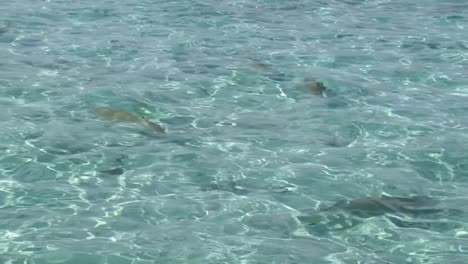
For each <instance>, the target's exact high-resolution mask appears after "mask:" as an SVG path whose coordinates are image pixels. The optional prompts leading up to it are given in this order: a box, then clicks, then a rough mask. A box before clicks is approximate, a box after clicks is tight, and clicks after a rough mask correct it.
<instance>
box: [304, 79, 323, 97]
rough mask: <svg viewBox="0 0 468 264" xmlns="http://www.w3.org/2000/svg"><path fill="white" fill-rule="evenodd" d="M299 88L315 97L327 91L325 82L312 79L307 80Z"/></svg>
mask: <svg viewBox="0 0 468 264" xmlns="http://www.w3.org/2000/svg"><path fill="white" fill-rule="evenodd" d="M299 87H300V88H302V89H303V90H305V91H307V92H309V93H311V94H313V95H322V94H323V93H324V91H325V90H326V89H327V87H325V85H324V84H323V82H317V81H315V80H314V79H310V78H305V79H304V82H303V83H302V85H300V86H299Z"/></svg>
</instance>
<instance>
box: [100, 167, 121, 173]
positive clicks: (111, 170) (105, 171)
mask: <svg viewBox="0 0 468 264" xmlns="http://www.w3.org/2000/svg"><path fill="white" fill-rule="evenodd" d="M100 172H103V173H106V174H109V175H122V174H123V173H124V172H125V170H124V169H122V168H114V169H110V170H102V171H100Z"/></svg>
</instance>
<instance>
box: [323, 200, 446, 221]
mask: <svg viewBox="0 0 468 264" xmlns="http://www.w3.org/2000/svg"><path fill="white" fill-rule="evenodd" d="M437 203H438V202H437V201H436V200H434V199H433V198H431V197H427V196H410V197H396V196H381V197H363V198H357V199H353V200H343V201H339V202H337V203H335V204H334V205H333V206H332V207H329V208H324V209H321V211H336V210H341V211H345V212H348V213H350V214H353V215H355V216H359V217H362V218H368V217H373V216H380V215H384V214H387V213H403V214H408V215H420V214H427V213H437V212H440V211H441V210H442V209H438V208H435V206H436V205H437Z"/></svg>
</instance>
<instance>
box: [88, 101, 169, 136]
mask: <svg viewBox="0 0 468 264" xmlns="http://www.w3.org/2000/svg"><path fill="white" fill-rule="evenodd" d="M96 115H98V116H99V117H101V118H105V119H110V120H112V121H113V122H128V123H135V124H139V125H141V126H143V127H145V128H148V129H150V130H151V131H153V132H158V133H166V131H165V129H164V128H163V127H162V126H160V125H159V124H156V123H154V122H151V121H148V120H146V119H145V118H143V117H140V116H136V115H133V114H130V113H127V112H123V111H117V110H114V109H112V108H110V107H98V108H96Z"/></svg>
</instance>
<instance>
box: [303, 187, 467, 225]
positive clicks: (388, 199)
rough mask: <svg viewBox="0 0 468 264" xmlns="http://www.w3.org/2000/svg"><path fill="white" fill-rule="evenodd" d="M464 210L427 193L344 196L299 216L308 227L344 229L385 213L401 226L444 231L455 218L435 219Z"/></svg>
mask: <svg viewBox="0 0 468 264" xmlns="http://www.w3.org/2000/svg"><path fill="white" fill-rule="evenodd" d="M461 214H464V212H462V211H461V210H458V209H453V208H445V206H442V207H441V206H440V205H439V201H438V200H435V199H433V198H431V197H427V196H410V197H394V196H380V197H363V198H357V199H353V200H343V201H339V202H337V203H335V204H334V205H333V206H331V207H328V208H323V209H319V210H318V211H315V212H314V213H311V214H306V215H301V216H298V219H299V220H300V221H301V222H303V223H304V224H306V226H307V228H308V229H310V231H312V232H315V233H319V234H320V233H323V232H328V231H338V230H346V229H349V228H352V227H354V226H356V225H359V224H361V223H362V222H363V221H365V219H367V218H371V217H382V216H383V217H386V218H387V219H388V220H389V221H390V222H392V223H393V224H394V225H395V226H397V227H400V228H420V229H430V230H434V231H444V230H447V229H451V228H456V227H457V226H458V225H459V224H458V223H457V222H456V221H449V222H447V221H438V220H436V219H440V218H442V219H444V218H447V217H451V216H454V217H457V216H460V215H461Z"/></svg>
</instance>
